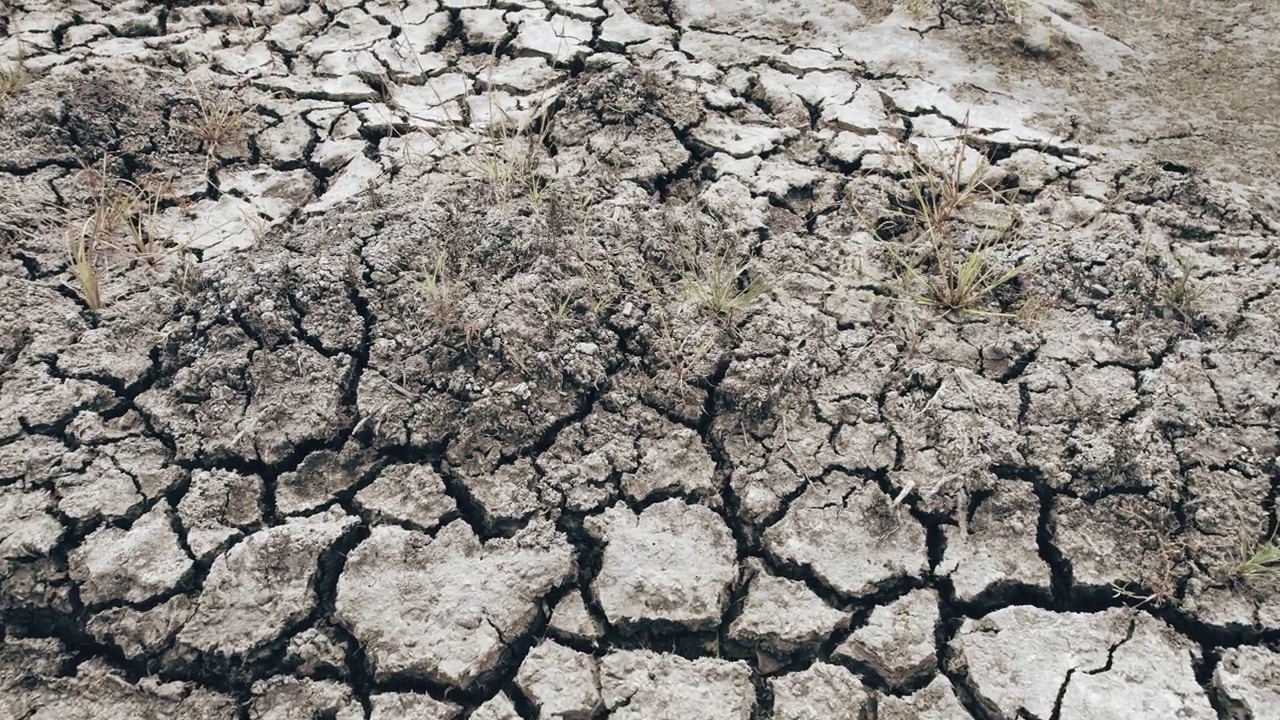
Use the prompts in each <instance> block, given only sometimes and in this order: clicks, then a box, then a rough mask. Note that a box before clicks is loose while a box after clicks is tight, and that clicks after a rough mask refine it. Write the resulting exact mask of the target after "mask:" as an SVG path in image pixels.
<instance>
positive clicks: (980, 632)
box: [953, 605, 1217, 720]
mask: <svg viewBox="0 0 1280 720" xmlns="http://www.w3.org/2000/svg"><path fill="white" fill-rule="evenodd" d="M953 647H954V648H955V650H956V657H955V665H956V667H957V668H958V669H961V670H962V671H964V672H966V673H967V675H968V678H969V680H970V683H971V686H972V688H973V691H974V694H975V696H976V697H977V699H978V701H979V702H980V703H982V705H983V706H984V707H986V708H987V709H988V710H989V711H990V712H992V713H996V714H997V716H998V717H1001V718H1009V719H1012V718H1014V717H1019V716H1020V714H1027V715H1031V716H1033V717H1050V716H1051V715H1053V714H1054V707H1055V700H1056V699H1057V698H1059V697H1061V714H1060V715H1058V717H1061V718H1063V719H1064V720H1065V719H1067V718H1070V720H1088V719H1089V718H1096V717H1120V716H1123V715H1125V714H1126V713H1128V712H1131V711H1132V709H1133V708H1135V707H1141V708H1145V709H1149V711H1150V712H1152V713H1154V714H1155V715H1156V716H1158V717H1179V718H1188V719H1192V720H1214V718H1216V717H1217V713H1216V712H1214V710H1213V708H1212V707H1211V706H1210V705H1209V701H1208V698H1207V697H1205V694H1204V691H1203V689H1202V688H1201V687H1200V685H1199V684H1198V683H1197V682H1196V680H1195V672H1194V669H1193V667H1192V659H1193V657H1194V654H1193V652H1192V646H1191V644H1190V642H1188V641H1187V640H1186V639H1185V638H1182V637H1181V636H1179V635H1178V634H1177V633H1175V632H1174V631H1173V630H1172V629H1170V628H1169V627H1168V626H1167V625H1165V624H1164V623H1163V622H1161V621H1159V620H1156V619H1154V618H1152V617H1151V616H1149V615H1144V614H1133V613H1132V612H1131V611H1129V610H1126V609H1121V608H1116V609H1112V610H1107V611H1104V612H1100V613H1055V612H1052V611H1049V610H1041V609H1039V608H1034V607H1029V606H1025V605H1019V606H1014V607H1010V608H1005V609H1003V610H998V611H996V612H993V613H991V614H990V615H987V616H985V617H983V618H980V619H977V620H966V621H965V622H964V624H963V625H962V626H961V628H960V630H959V632H958V634H957V636H956V640H955V642H954V645H953ZM1015 668H1017V670H1015Z"/></svg>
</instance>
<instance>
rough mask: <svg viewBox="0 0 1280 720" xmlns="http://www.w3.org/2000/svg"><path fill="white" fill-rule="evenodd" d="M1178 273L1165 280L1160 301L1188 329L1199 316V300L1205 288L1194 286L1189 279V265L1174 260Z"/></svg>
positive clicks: (1184, 261)
mask: <svg viewBox="0 0 1280 720" xmlns="http://www.w3.org/2000/svg"><path fill="white" fill-rule="evenodd" d="M1175 262H1177V264H1178V269H1179V272H1178V274H1177V275H1175V276H1172V277H1167V276H1166V278H1165V281H1164V286H1163V288H1162V289H1161V297H1160V299H1161V301H1162V302H1163V303H1164V305H1165V307H1167V308H1169V309H1170V310H1172V311H1173V313H1174V314H1175V315H1177V316H1178V319H1179V320H1181V321H1182V324H1183V325H1184V326H1187V327H1190V326H1191V324H1192V323H1193V322H1194V321H1195V319H1196V316H1198V315H1199V314H1200V300H1201V299H1202V298H1203V297H1204V293H1205V288H1203V287H1198V286H1196V284H1195V283H1193V282H1192V279H1191V265H1190V264H1189V263H1188V262H1187V261H1186V260H1184V259H1182V258H1175Z"/></svg>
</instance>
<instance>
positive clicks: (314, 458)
mask: <svg viewBox="0 0 1280 720" xmlns="http://www.w3.org/2000/svg"><path fill="white" fill-rule="evenodd" d="M372 461H373V457H372V454H371V453H369V452H368V451H367V450H363V449H361V448H360V447H359V446H357V445H355V444H354V443H347V444H346V445H344V446H343V447H342V449H341V450H339V451H337V452H334V451H332V450H321V451H320V452H314V453H311V454H310V455H308V456H307V457H306V459H305V460H303V461H302V463H301V464H300V465H299V466H298V469H297V470H296V471H294V472H287V473H282V474H281V475H280V478H279V480H278V482H277V483H276V509H277V510H279V511H280V513H281V514H285V515H290V514H294V513H303V512H306V511H308V510H313V509H315V508H318V507H320V506H322V505H324V504H325V503H326V502H329V501H330V500H332V499H333V496H334V495H336V494H337V493H339V492H341V491H343V490H346V489H347V488H349V487H351V486H352V485H355V484H356V483H357V482H358V481H359V480H360V478H361V477H363V476H364V474H365V472H367V471H368V469H369V466H370V464H371V463H372Z"/></svg>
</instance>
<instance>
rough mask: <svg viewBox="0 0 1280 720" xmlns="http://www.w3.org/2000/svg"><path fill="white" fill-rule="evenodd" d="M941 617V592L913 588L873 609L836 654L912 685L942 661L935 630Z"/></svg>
mask: <svg viewBox="0 0 1280 720" xmlns="http://www.w3.org/2000/svg"><path fill="white" fill-rule="evenodd" d="M939 619H940V615H939V611H938V593H937V592H936V591H934V590H913V591H912V592H909V593H907V594H906V595H904V596H903V597H902V598H900V599H898V600H896V601H894V602H892V603H890V604H888V605H881V606H880V607H878V608H876V609H875V610H873V611H872V612H871V617H870V619H868V620H867V624H866V625H864V626H862V627H860V628H858V629H857V630H855V631H853V634H852V635H850V636H849V639H848V640H846V641H845V642H844V644H843V645H841V646H840V647H838V648H836V651H835V655H836V656H837V657H845V658H849V659H851V660H853V661H855V662H857V663H860V664H862V665H865V666H866V667H868V668H870V669H871V670H872V671H873V672H875V673H876V674H877V675H879V676H880V677H881V678H883V679H884V681H885V682H887V683H888V684H889V685H890V686H892V687H903V686H906V685H910V684H911V683H913V682H915V681H917V680H920V679H922V678H926V677H928V676H929V675H930V674H931V673H932V672H933V671H934V669H935V668H936V667H937V665H938V656H937V645H936V641H935V638H934V632H935V631H936V629H937V625H938V622H939Z"/></svg>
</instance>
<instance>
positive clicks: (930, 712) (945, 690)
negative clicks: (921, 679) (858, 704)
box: [876, 675, 970, 720]
mask: <svg viewBox="0 0 1280 720" xmlns="http://www.w3.org/2000/svg"><path fill="white" fill-rule="evenodd" d="M876 710H877V713H878V714H877V715H876V718H877V720H957V718H962V719H963V720H968V718H969V717H970V715H969V713H968V712H966V711H965V709H964V706H963V705H961V704H960V699H959V698H958V697H956V691H955V688H954V687H953V686H952V685H951V681H950V680H948V679H947V676H946V675H938V676H937V677H936V678H934V679H933V682H931V683H929V684H928V685H927V686H925V688H924V689H923V690H920V691H919V692H916V693H913V694H911V695H908V696H907V697H897V696H894V695H888V696H885V697H882V698H880V703H879V706H878V707H877V708H876Z"/></svg>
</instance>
